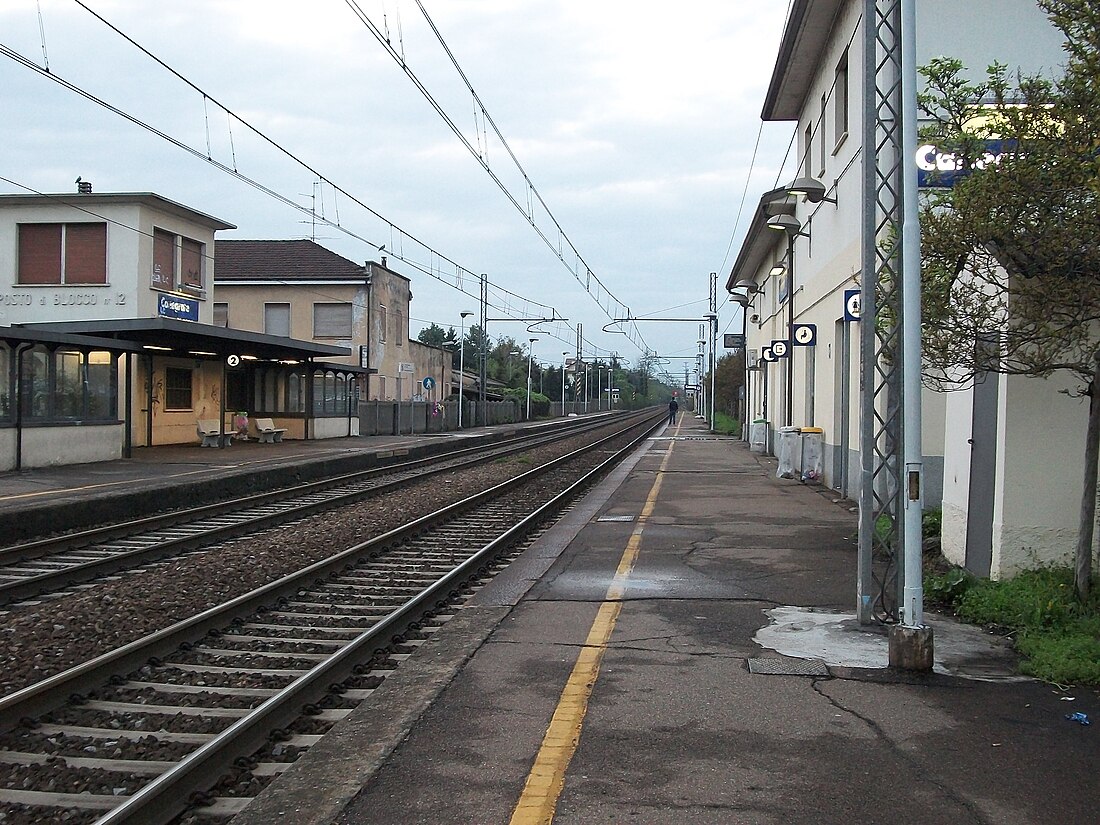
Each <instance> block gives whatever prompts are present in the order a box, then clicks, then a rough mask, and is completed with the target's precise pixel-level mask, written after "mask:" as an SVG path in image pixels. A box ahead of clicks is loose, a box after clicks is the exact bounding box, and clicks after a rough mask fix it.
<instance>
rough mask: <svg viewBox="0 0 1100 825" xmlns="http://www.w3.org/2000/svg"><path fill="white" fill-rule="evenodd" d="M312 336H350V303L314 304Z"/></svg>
mask: <svg viewBox="0 0 1100 825" xmlns="http://www.w3.org/2000/svg"><path fill="white" fill-rule="evenodd" d="M313 337H314V338H351V304H314V305H313Z"/></svg>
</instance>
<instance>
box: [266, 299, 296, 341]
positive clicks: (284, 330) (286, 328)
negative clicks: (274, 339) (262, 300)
mask: <svg viewBox="0 0 1100 825" xmlns="http://www.w3.org/2000/svg"><path fill="white" fill-rule="evenodd" d="M264 332H266V333H267V334H268V335H281V336H282V337H283V338H289V337H290V304H264Z"/></svg>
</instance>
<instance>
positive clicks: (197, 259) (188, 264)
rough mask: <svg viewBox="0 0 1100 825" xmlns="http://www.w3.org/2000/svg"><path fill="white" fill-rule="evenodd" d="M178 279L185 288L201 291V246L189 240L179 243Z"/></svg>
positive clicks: (185, 239)
mask: <svg viewBox="0 0 1100 825" xmlns="http://www.w3.org/2000/svg"><path fill="white" fill-rule="evenodd" d="M180 269H181V270H182V273H181V275H180V279H181V280H182V282H183V284H184V285H185V286H193V287H196V288H198V289H202V244H201V243H199V242H198V241H193V240H191V239H190V238H184V239H183V240H182V241H180Z"/></svg>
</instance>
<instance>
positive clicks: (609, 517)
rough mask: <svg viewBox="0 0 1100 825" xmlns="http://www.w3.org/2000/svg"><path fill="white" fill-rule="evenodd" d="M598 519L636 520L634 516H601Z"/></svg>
mask: <svg viewBox="0 0 1100 825" xmlns="http://www.w3.org/2000/svg"><path fill="white" fill-rule="evenodd" d="M596 521H634V516H600V517H599V518H598V519H596Z"/></svg>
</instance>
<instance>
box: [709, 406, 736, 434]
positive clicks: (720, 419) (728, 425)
mask: <svg viewBox="0 0 1100 825" xmlns="http://www.w3.org/2000/svg"><path fill="white" fill-rule="evenodd" d="M714 431H715V432H716V433H723V434H724V435H738V436H739V435H741V422H740V421H738V420H737V419H736V418H734V417H733V416H731V415H726V414H725V413H723V412H718V411H717V410H715V411H714Z"/></svg>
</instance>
